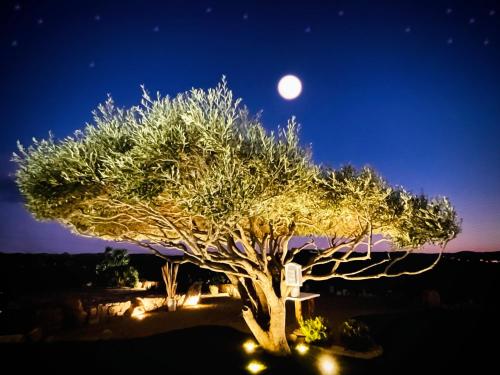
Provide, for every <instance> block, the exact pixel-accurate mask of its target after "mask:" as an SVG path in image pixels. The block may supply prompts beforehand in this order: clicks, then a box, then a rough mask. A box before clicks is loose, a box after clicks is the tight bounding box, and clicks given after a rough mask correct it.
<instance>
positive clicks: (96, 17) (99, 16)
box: [94, 14, 101, 22]
mask: <svg viewBox="0 0 500 375" xmlns="http://www.w3.org/2000/svg"><path fill="white" fill-rule="evenodd" d="M100 20H101V15H100V14H96V15H95V16H94V21H97V22H99V21H100Z"/></svg>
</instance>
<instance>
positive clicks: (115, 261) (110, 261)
mask: <svg viewBox="0 0 500 375" xmlns="http://www.w3.org/2000/svg"><path fill="white" fill-rule="evenodd" d="M129 263H130V256H129V255H128V254H127V250H125V249H113V248H111V247H107V248H106V250H105V251H104V259H103V260H102V261H101V263H99V264H98V265H97V266H96V275H97V285H101V286H106V287H112V288H121V287H131V288H132V287H134V286H135V285H136V284H137V283H138V282H139V272H137V270H136V269H135V268H134V267H132V266H131V265H130V264H129Z"/></svg>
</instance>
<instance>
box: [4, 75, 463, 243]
mask: <svg viewBox="0 0 500 375" xmlns="http://www.w3.org/2000/svg"><path fill="white" fill-rule="evenodd" d="M14 159H15V161H16V162H17V163H18V165H19V169H18V172H17V183H18V185H19V187H20V189H21V192H22V194H23V196H24V197H25V199H26V205H27V208H28V209H29V210H30V211H31V212H32V213H33V214H34V215H35V217H36V218H38V219H49V220H57V221H60V222H61V223H63V224H65V225H67V226H69V227H71V228H72V230H73V231H75V232H77V233H79V234H83V235H91V236H99V237H102V238H107V239H114V240H152V241H156V240H161V241H166V242H170V241H173V242H175V241H177V240H179V239H182V238H181V237H182V236H181V235H179V234H178V233H176V232H177V231H176V230H175V228H173V226H172V225H171V224H170V223H171V222H173V221H175V222H176V226H177V227H178V228H180V229H182V230H188V231H198V232H200V235H201V233H203V234H204V235H205V236H207V235H208V236H211V237H213V240H216V239H217V237H220V236H222V237H224V236H226V235H227V234H230V232H231V231H234V230H236V229H237V228H238V227H241V228H243V229H245V230H249V231H254V232H255V233H257V234H260V235H264V234H265V233H268V232H269V225H272V226H273V230H274V231H275V233H276V234H279V233H281V234H284V233H288V231H289V228H290V226H291V225H293V226H294V235H305V236H306V235H318V236H336V237H347V236H350V235H352V234H353V233H356V232H359V230H360V228H361V227H363V226H364V224H363V223H366V222H368V221H370V222H372V225H371V230H373V231H374V232H375V233H380V234H384V235H390V237H391V238H392V240H394V242H395V243H396V244H397V246H401V247H405V246H413V247H418V246H421V245H424V244H426V243H432V244H438V245H443V244H445V243H446V242H448V241H449V240H450V239H452V238H454V237H455V236H456V234H457V233H458V231H459V225H458V221H457V218H456V213H455V211H454V210H453V208H452V206H451V205H450V203H449V202H448V200H447V199H446V198H437V199H432V200H429V199H427V198H426V197H424V196H416V195H413V194H411V193H409V192H407V191H405V190H404V189H402V188H399V187H391V186H389V185H388V184H387V183H386V182H385V181H384V180H383V179H382V178H381V177H379V176H378V175H377V173H375V171H374V170H372V169H370V168H367V167H365V168H363V169H361V170H356V169H354V168H353V167H350V166H348V167H345V168H342V169H340V170H332V169H327V168H325V167H320V166H317V165H315V164H314V163H313V161H312V158H311V152H310V150H309V149H307V148H304V147H302V146H301V145H300V144H299V138H298V126H297V124H296V122H295V119H293V118H292V119H291V120H290V121H289V122H288V125H287V126H286V128H284V129H280V130H278V132H277V133H275V132H269V131H266V129H265V128H264V127H263V125H262V124H261V122H260V119H259V117H250V115H249V113H248V111H247V110H246V108H244V107H242V106H241V103H240V99H234V98H233V94H232V92H231V91H230V90H229V89H228V87H227V85H226V82H225V81H223V82H221V83H220V84H219V85H218V86H217V87H216V88H214V89H209V90H208V91H204V90H199V89H192V90H191V91H190V92H187V93H183V94H179V95H177V96H176V97H175V98H174V99H171V98H169V97H168V96H167V97H161V96H160V95H159V94H158V95H157V96H156V98H151V96H150V95H149V94H148V93H147V92H146V91H145V90H143V99H142V102H141V105H139V106H134V107H132V108H128V109H121V108H117V107H115V105H114V103H113V100H112V99H111V98H109V99H108V100H107V101H106V102H105V103H104V104H103V105H100V106H99V107H98V110H97V111H95V112H94V123H93V124H87V126H86V127H85V129H84V130H83V131H76V132H75V133H74V135H73V136H71V137H67V138H64V139H62V140H60V141H56V140H55V139H54V138H53V137H52V136H50V137H49V138H48V139H45V140H36V139H34V140H33V144H32V145H31V146H29V147H28V148H27V149H25V148H24V147H22V146H21V145H19V153H18V154H15V156H14ZM149 210H152V211H154V212H155V213H157V215H156V216H155V215H149ZM360 223H361V225H360Z"/></svg>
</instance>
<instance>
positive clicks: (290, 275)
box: [285, 263, 319, 323]
mask: <svg viewBox="0 0 500 375" xmlns="http://www.w3.org/2000/svg"><path fill="white" fill-rule="evenodd" d="M285 283H286V285H287V286H289V287H291V290H290V295H289V296H288V297H287V298H286V299H287V300H290V301H294V302H295V319H296V320H297V323H299V322H300V321H301V320H302V301H306V300H309V313H310V314H311V313H312V306H313V299H314V298H316V297H319V294H316V293H301V292H300V287H301V286H302V283H303V282H302V266H301V265H300V264H297V263H288V264H286V265H285Z"/></svg>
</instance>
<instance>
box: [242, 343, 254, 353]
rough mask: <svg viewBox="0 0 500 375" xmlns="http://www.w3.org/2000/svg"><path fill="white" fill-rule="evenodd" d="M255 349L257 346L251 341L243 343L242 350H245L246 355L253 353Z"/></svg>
mask: <svg viewBox="0 0 500 375" xmlns="http://www.w3.org/2000/svg"><path fill="white" fill-rule="evenodd" d="M256 348H257V344H256V343H255V341H253V340H248V341H245V343H244V344H243V349H245V351H246V352H247V353H248V354H251V353H253V352H254V351H255V349H256Z"/></svg>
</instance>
